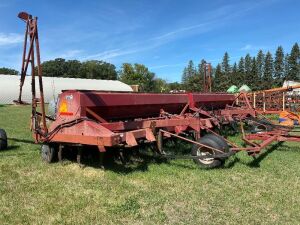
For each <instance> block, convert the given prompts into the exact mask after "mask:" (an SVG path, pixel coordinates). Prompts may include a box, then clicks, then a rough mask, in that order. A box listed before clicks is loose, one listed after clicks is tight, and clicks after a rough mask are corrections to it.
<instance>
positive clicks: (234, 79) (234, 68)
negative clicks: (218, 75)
mask: <svg viewBox="0 0 300 225" xmlns="http://www.w3.org/2000/svg"><path fill="white" fill-rule="evenodd" d="M230 78H231V79H230V84H231V85H237V80H238V79H239V73H238V68H237V64H236V62H235V63H234V64H233V66H232V70H231V75H230Z"/></svg>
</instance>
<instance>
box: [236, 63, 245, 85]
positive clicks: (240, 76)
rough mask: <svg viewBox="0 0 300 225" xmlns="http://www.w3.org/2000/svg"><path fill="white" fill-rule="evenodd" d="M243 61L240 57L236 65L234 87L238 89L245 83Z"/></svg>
mask: <svg viewBox="0 0 300 225" xmlns="http://www.w3.org/2000/svg"><path fill="white" fill-rule="evenodd" d="M245 76H246V75H245V61H244V58H243V57H241V58H240V61H239V65H238V77H237V80H236V86H238V87H240V86H242V85H243V84H244V83H245Z"/></svg>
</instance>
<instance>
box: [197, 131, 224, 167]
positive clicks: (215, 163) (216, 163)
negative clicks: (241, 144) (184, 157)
mask: <svg viewBox="0 0 300 225" xmlns="http://www.w3.org/2000/svg"><path fill="white" fill-rule="evenodd" d="M213 136H214V137H212V135H210V134H207V135H205V136H204V137H202V138H200V140H199V143H201V144H203V145H207V146H210V147H213V148H215V149H219V150H220V151H223V150H222V144H220V143H221V142H220V141H219V140H217V138H215V137H217V136H216V135H213ZM217 154H220V152H216V151H214V150H212V149H209V148H204V147H199V146H198V145H194V146H193V148H192V156H198V155H217ZM194 162H195V163H196V164H198V165H199V166H200V167H202V168H205V169H212V168H216V167H220V166H222V165H223V164H224V160H221V159H214V158H208V159H194Z"/></svg>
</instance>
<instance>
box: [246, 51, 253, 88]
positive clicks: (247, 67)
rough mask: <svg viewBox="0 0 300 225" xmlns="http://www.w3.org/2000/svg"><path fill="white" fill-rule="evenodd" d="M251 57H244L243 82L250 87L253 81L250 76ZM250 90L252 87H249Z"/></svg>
mask: <svg viewBox="0 0 300 225" xmlns="http://www.w3.org/2000/svg"><path fill="white" fill-rule="evenodd" d="M251 61H252V59H251V56H250V55H249V54H247V55H246V57H245V80H244V82H245V83H246V84H247V85H248V86H249V87H251V86H252V85H253V83H252V82H253V79H252V74H251V68H252V67H251ZM251 89H252V87H251Z"/></svg>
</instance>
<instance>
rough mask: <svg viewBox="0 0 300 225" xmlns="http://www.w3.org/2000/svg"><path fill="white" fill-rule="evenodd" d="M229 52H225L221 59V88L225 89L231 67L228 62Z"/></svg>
mask: <svg viewBox="0 0 300 225" xmlns="http://www.w3.org/2000/svg"><path fill="white" fill-rule="evenodd" d="M229 61H230V59H229V54H228V53H227V52H225V54H224V56H223V60H222V80H221V90H222V91H226V90H227V89H228V88H229V87H230V86H231V84H230V81H231V78H230V75H231V67H230V64H229Z"/></svg>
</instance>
